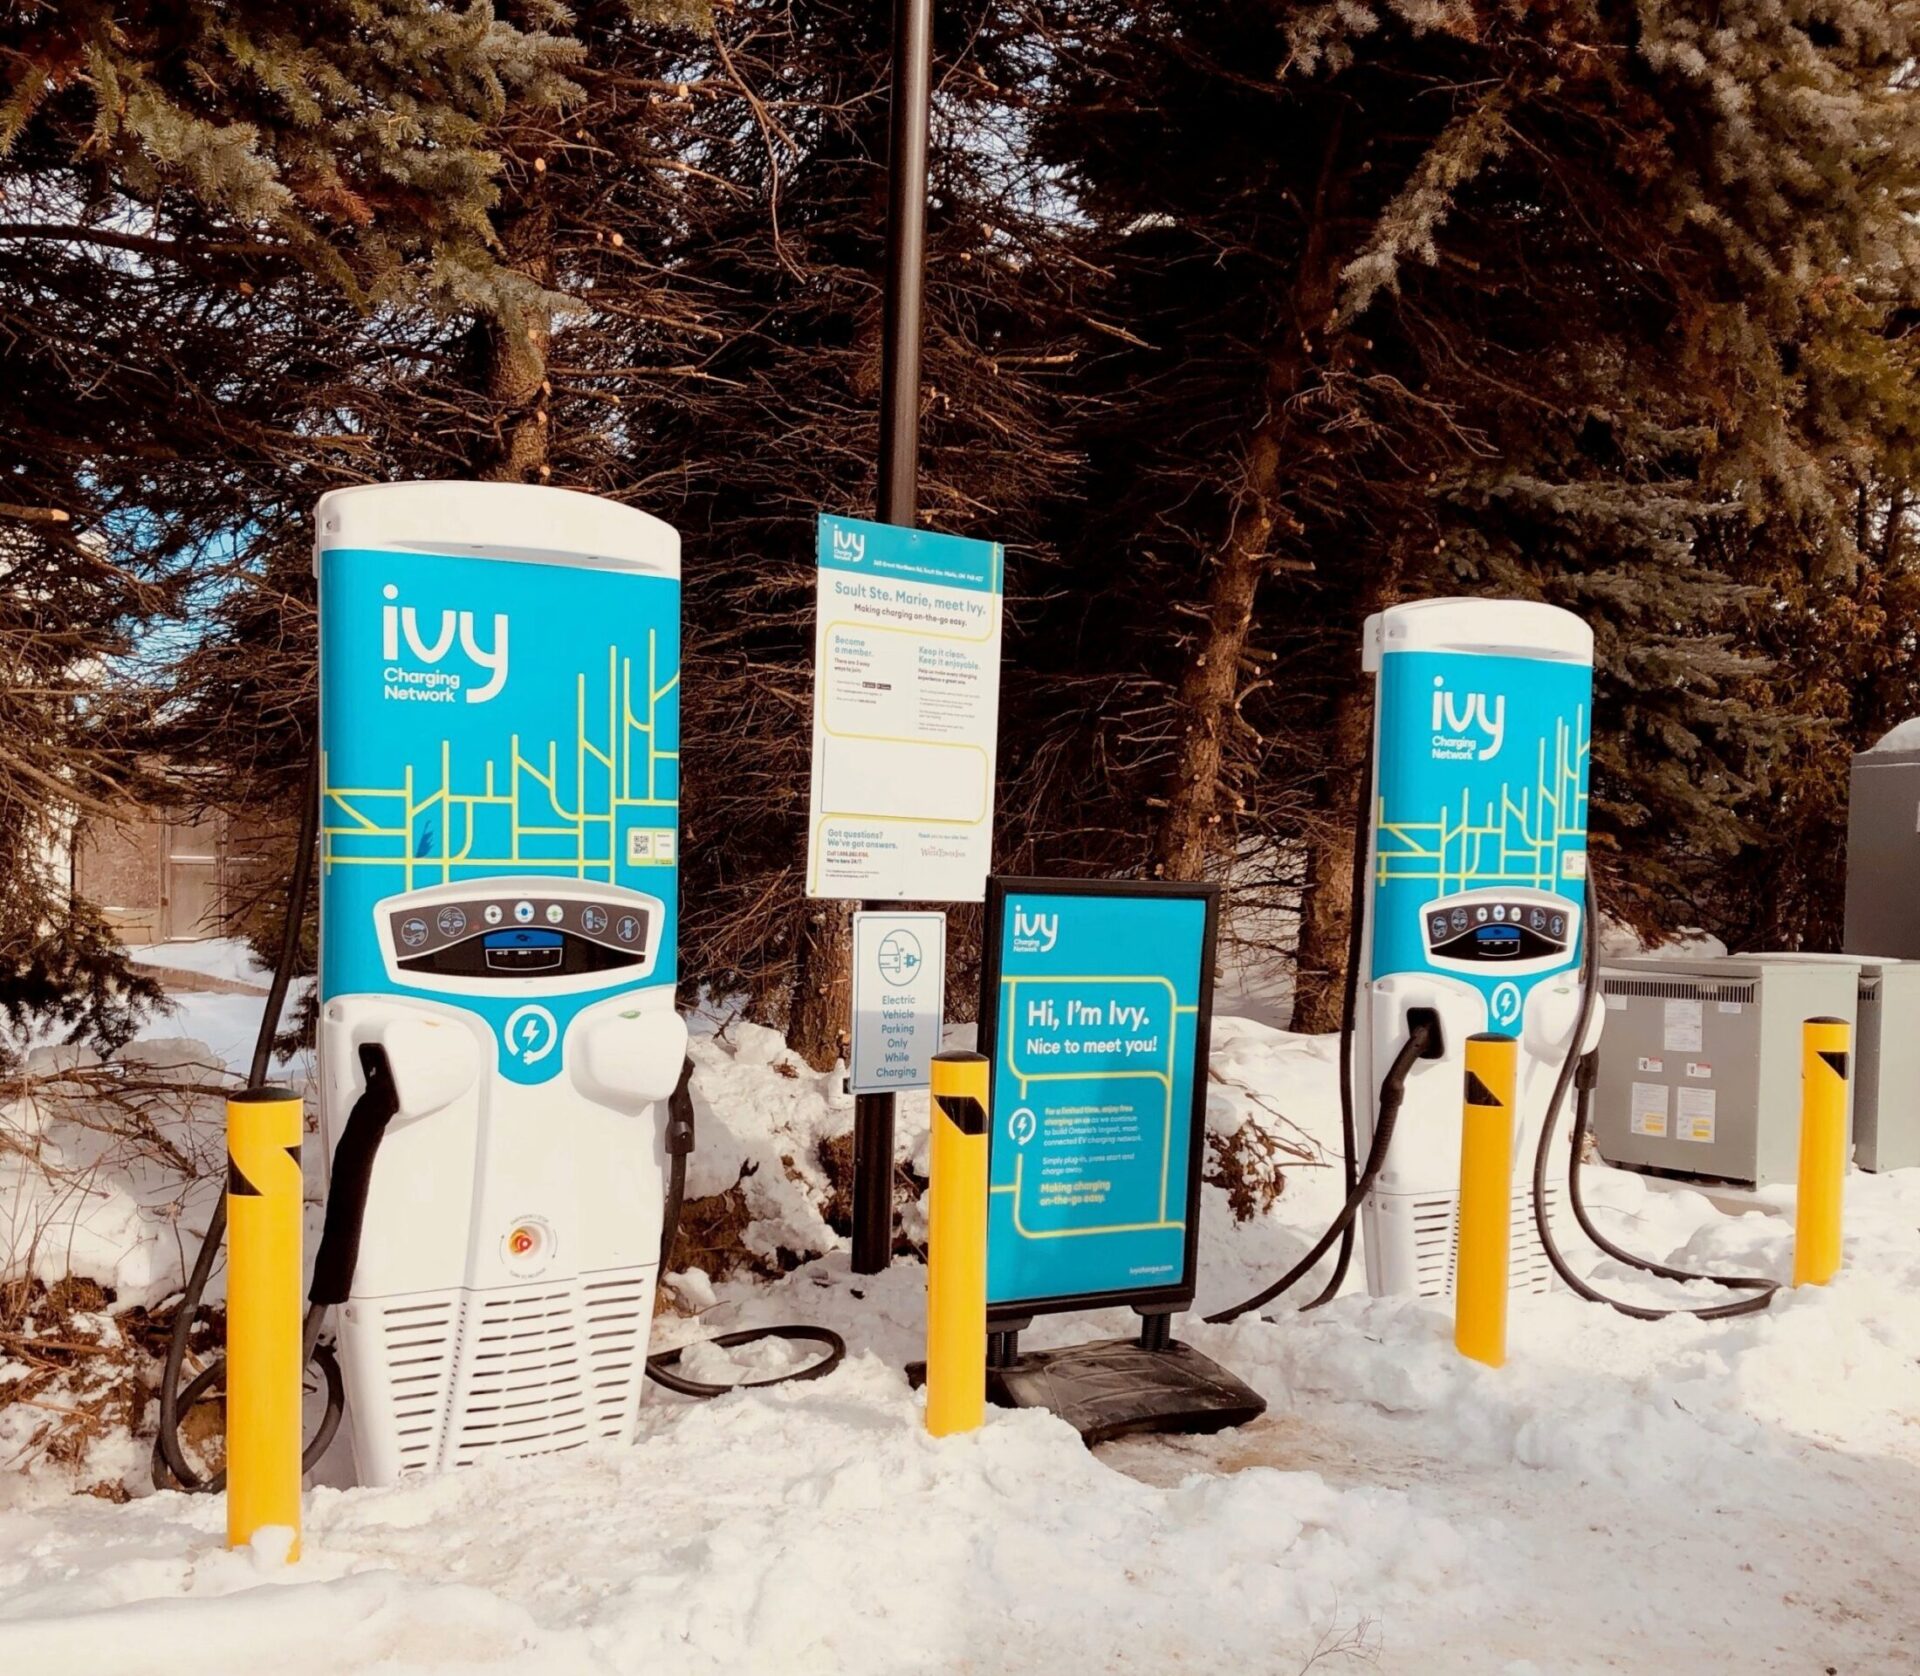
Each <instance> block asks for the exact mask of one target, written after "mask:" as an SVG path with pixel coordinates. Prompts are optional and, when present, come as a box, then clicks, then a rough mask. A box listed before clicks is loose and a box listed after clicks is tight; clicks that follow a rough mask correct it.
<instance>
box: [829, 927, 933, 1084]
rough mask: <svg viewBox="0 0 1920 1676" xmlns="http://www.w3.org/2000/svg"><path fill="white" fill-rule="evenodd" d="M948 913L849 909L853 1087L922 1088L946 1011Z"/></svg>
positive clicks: (929, 1073)
mask: <svg viewBox="0 0 1920 1676" xmlns="http://www.w3.org/2000/svg"><path fill="white" fill-rule="evenodd" d="M946 966H947V916H946V915H945V914H925V913H923V914H894V913H884V912H881V913H871V914H868V913H860V914H855V915H854V916H853V1053H852V1058H851V1065H850V1067H849V1070H848V1076H847V1087H848V1088H849V1089H850V1090H851V1091H852V1092H853V1093H855V1094H884V1093H891V1092H893V1091H894V1090H896V1089H901V1088H925V1087H926V1086H927V1084H928V1082H929V1081H930V1080H931V1077H932V1071H933V1056H934V1055H935V1054H936V1053H938V1052H939V1051H940V1023H941V1019H942V1016H943V1014H944V1012H945V1005H944V1003H945V1000H946Z"/></svg>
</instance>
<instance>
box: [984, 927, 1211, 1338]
mask: <svg viewBox="0 0 1920 1676" xmlns="http://www.w3.org/2000/svg"><path fill="white" fill-rule="evenodd" d="M1206 910H1207V904H1206V902H1205V900H1204V899H1202V898H1199V897H1171V896H1131V895H1116V896H1099V895H1083V894H1077V893H1066V892H1062V893H1060V894H1051V893H1046V892H1040V891H1022V890H1012V891H1009V893H1008V894H1007V897H1006V900H1005V903H1004V910H1003V913H1002V917H1001V928H1000V986H999V998H998V1000H999V1004H998V1007H997V1010H996V1016H995V1024H994V1031H993V1043H992V1045H993V1069H992V1077H993V1083H992V1089H993V1098H992V1113H993V1124H992V1149H991V1172H992V1173H991V1187H990V1197H989V1210H988V1225H987V1301H988V1303H989V1304H990V1305H994V1306H1010V1305H1015V1304H1022V1303H1028V1302H1033V1301H1038V1300H1059V1299H1070V1298H1075V1297H1090V1296H1095V1295H1108V1294H1116V1293H1125V1292H1135V1291H1143V1292H1144V1291H1155V1290H1160V1289H1164V1288H1168V1287H1173V1286H1178V1285H1181V1284H1183V1283H1184V1282H1186V1281H1188V1280H1189V1279H1190V1277H1189V1276H1188V1275H1187V1274H1186V1252H1187V1248H1188V1242H1187V1224H1188V1218H1189V1210H1190V1204H1191V1201H1192V1188H1193V1182H1192V1174H1191V1170H1192V1164H1191V1157H1192V1150H1193V1139H1194V1134H1193V1125H1194V1121H1195V1119H1194V1077H1195V1074H1196V1067H1195V1059H1196V1051H1197V1034H1198V1030H1199V1015H1200V1010H1201V1004H1202V993H1201V992H1202V986H1203V985H1204V984H1205V983H1206V982H1207V981H1208V971H1209V962H1208V959H1207V946H1206V940H1207V912H1206Z"/></svg>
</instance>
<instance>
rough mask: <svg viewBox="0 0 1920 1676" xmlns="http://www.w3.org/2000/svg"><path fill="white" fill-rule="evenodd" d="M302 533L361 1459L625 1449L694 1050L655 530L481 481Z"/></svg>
mask: <svg viewBox="0 0 1920 1676" xmlns="http://www.w3.org/2000/svg"><path fill="white" fill-rule="evenodd" d="M318 526H319V527H318V539H317V545H316V554H315V567H316V570H317V573H318V576H319V582H320V644H321V654H320V659H321V695H320V704H321V767H320V796H321V818H320V857H319V865H320V879H321V901H320V1000H321V1012H320V1036H319V1057H320V1068H321V1077H322V1089H323V1101H322V1111H323V1113H324V1124H325V1129H326V1140H327V1144H328V1148H329V1154H330V1157H331V1161H332V1162H331V1168H330V1172H329V1200H330V1205H331V1201H332V1200H333V1199H334V1198H335V1197H337V1196H340V1195H342V1194H347V1195H356V1194H363V1195H364V1198H363V1204H364V1212H363V1218H362V1222H361V1226H360V1230H359V1233H360V1237H359V1240H358V1249H357V1253H355V1255H356V1256H357V1261H355V1262H353V1263H352V1264H351V1267H350V1273H348V1274H346V1275H343V1276H339V1277H335V1278H336V1279H337V1280H338V1281H339V1282H340V1301H341V1309H340V1320H339V1349H340V1359H341V1364H342V1372H343V1374H344V1377H345V1382H346V1387H347V1395H348V1399H349V1408H350V1412H351V1414H352V1416H353V1437H354V1456H355V1464H356V1466H357V1468H358V1472H359V1477H360V1480H361V1482H363V1483H369V1484H384V1483H390V1482H392V1481H393V1480H395V1479H396V1478H398V1477H399V1476H400V1475H401V1474H402V1473H403V1472H407V1471H412V1470H432V1469H436V1468H441V1467H450V1466H456V1465H462V1464H465V1463H468V1462H471V1461H475V1460H478V1459H481V1458H484V1457H486V1456H489V1455H496V1454H503V1455H514V1454H533V1453H542V1452H546V1451H550V1450H554V1449H561V1448H566V1447H570V1446H572V1445H575V1444H580V1443H584V1442H586V1441H588V1440H589V1439H590V1438H614V1439H625V1438H629V1437H631V1436H632V1433H633V1429H634V1426H635V1424H636V1421H637V1418H638V1408H639V1403H640V1396H641V1390H642V1380H643V1377H644V1373H645V1363H646V1352H647V1335H648V1328H649V1325H650V1322H651V1319H652V1315H653V1296H654V1287H655V1282H656V1279H657V1273H658V1259H659V1252H660V1235H661V1223H662V1198H663V1179H664V1170H665V1164H666V1153H665V1145H666V1142H665V1137H664V1127H665V1102H666V1100H667V1098H668V1096H669V1095H670V1094H671V1093H672V1092H673V1090H674V1087H675V1083H676V1079H677V1078H678V1076H679V1074H680V1069H681V1063H682V1060H683V1057H684V1055H685V1050H686V1039H687V1038H686V1027H685V1025H684V1024H682V1022H681V1021H680V1019H679V1017H678V1016H677V1015H676V1013H675V1011H674V1005H673V992H674V948H675V942H674V929H675V912H676V896H677V892H676V880H677V872H678V866H677V864H678V803H679V719H678V716H679V712H678V676H679V656H680V553H679V537H678V535H677V534H676V533H675V532H674V531H673V530H672V529H671V528H670V527H669V526H668V525H666V524H663V523H661V522H660V521H659V520H658V519H655V518H651V517H649V516H647V515H646V514H644V513H641V512H637V511H634V510H632V509H630V508H627V507H622V506H619V505H616V504H614V503H612V502H608V501H604V500H600V499H597V498H595V497H593V496H588V495H583V494H575V493H571V492H569V491H565V490H558V489H544V488H533V487H526V486H519V485H500V484H477V483H447V484H425V483H422V484H398V485H392V486H382V487H372V488H363V489H348V490H343V491H339V492H337V493H334V494H330V495H328V496H326V497H325V498H324V499H323V500H322V501H321V503H320V507H319V513H318ZM369 1134H371V1135H372V1137H373V1146H374V1147H375V1148H377V1150H378V1160H377V1163H376V1162H375V1160H374V1157H373V1153H372V1151H371V1150H369V1148H368V1145H367V1140H366V1137H367V1136H368V1135H369ZM330 1217H331V1210H330ZM324 1249H325V1248H324V1247H323V1250H324ZM319 1284H320V1281H319V1279H318V1278H317V1279H316V1285H317V1286H318V1285H319Z"/></svg>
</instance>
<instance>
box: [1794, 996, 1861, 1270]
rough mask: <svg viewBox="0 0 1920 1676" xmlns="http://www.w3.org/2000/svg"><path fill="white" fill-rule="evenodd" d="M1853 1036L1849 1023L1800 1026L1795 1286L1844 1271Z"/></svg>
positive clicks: (1837, 1021)
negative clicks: (1842, 1252) (1842, 1230)
mask: <svg viewBox="0 0 1920 1676" xmlns="http://www.w3.org/2000/svg"><path fill="white" fill-rule="evenodd" d="M1850 1036H1851V1032H1850V1031H1849V1030H1848V1028H1847V1023H1846V1020H1845V1019H1839V1018H1810V1019H1808V1020H1807V1021H1806V1022H1805V1023H1804V1024H1802V1025H1801V1026H1800V1181H1799V1186H1798V1188H1797V1189H1796V1191H1795V1194H1794V1216H1793V1283H1794V1285H1796V1286H1824V1285H1826V1284H1827V1282H1828V1281H1830V1280H1831V1279H1833V1277H1834V1276H1835V1275H1836V1274H1838V1273H1839V1272H1840V1209H1841V1199H1842V1194H1843V1185H1842V1184H1843V1183H1844V1181H1845V1180H1846V1174H1847V1052H1848V1048H1849V1047H1850V1045H1851V1043H1850V1040H1849V1038H1850Z"/></svg>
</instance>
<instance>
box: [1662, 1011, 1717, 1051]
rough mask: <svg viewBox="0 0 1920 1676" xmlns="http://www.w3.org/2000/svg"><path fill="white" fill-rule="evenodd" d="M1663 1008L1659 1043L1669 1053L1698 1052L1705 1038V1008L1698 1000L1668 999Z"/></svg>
mask: <svg viewBox="0 0 1920 1676" xmlns="http://www.w3.org/2000/svg"><path fill="white" fill-rule="evenodd" d="M1663 1009H1664V1013H1663V1020H1662V1022H1663V1023H1664V1025H1665V1029H1664V1030H1663V1032H1662V1035H1661V1041H1660V1045H1661V1046H1662V1047H1663V1048H1665V1049H1666V1050H1667V1052H1669V1053H1698V1052H1699V1051H1700V1049H1701V1047H1702V1046H1703V1045H1704V1044H1705V1039H1706V1037H1705V1025H1706V1021H1705V1019H1704V1018H1703V1017H1702V1016H1701V1015H1702V1014H1703V1013H1704V1011H1705V1009H1704V1008H1703V1007H1702V1006H1701V1004H1700V1003H1699V1002H1698V1001H1668V1002H1665V1003H1663Z"/></svg>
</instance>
